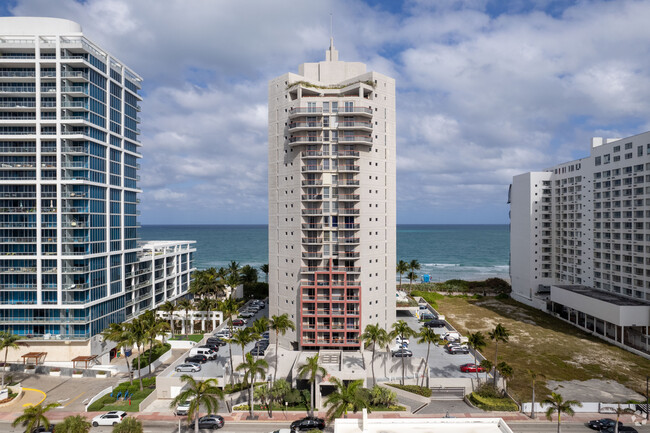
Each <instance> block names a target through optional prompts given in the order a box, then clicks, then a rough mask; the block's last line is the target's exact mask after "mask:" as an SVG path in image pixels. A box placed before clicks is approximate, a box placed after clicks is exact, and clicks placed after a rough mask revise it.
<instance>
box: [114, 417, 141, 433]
mask: <svg viewBox="0 0 650 433" xmlns="http://www.w3.org/2000/svg"><path fill="white" fill-rule="evenodd" d="M143 431H144V430H143V428H142V421H140V420H139V419H137V418H133V417H132V416H127V417H126V418H124V419H123V420H122V422H120V423H117V424H115V425H114V426H113V431H112V433H143Z"/></svg>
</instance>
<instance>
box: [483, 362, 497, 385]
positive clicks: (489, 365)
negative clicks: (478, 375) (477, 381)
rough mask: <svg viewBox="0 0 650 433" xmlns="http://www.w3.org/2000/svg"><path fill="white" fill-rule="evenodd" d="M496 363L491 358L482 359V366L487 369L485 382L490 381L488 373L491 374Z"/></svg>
mask: <svg viewBox="0 0 650 433" xmlns="http://www.w3.org/2000/svg"><path fill="white" fill-rule="evenodd" d="M493 366H494V365H493V364H492V361H490V360H489V359H484V360H483V361H481V368H482V369H483V370H485V382H486V383H487V381H488V374H490V371H491V370H492V367H493Z"/></svg>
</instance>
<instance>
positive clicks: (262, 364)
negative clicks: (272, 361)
mask: <svg viewBox="0 0 650 433" xmlns="http://www.w3.org/2000/svg"><path fill="white" fill-rule="evenodd" d="M245 359H246V360H245V361H244V362H242V363H241V364H239V365H238V366H237V371H240V370H243V371H244V384H246V383H247V382H248V381H249V380H250V386H249V387H248V404H249V406H250V416H251V418H252V417H253V387H254V386H255V378H256V377H257V375H258V374H259V375H260V377H261V378H262V380H264V379H266V369H267V368H269V364H268V363H267V362H266V361H265V360H263V359H254V358H253V355H251V354H250V353H247V354H246V358H245Z"/></svg>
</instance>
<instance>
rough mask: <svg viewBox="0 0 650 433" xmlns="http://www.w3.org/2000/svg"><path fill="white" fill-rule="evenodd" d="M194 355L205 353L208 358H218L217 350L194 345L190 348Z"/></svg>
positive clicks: (191, 353)
mask: <svg viewBox="0 0 650 433" xmlns="http://www.w3.org/2000/svg"><path fill="white" fill-rule="evenodd" d="M194 355H203V356H205V357H206V358H208V360H213V359H217V352H215V351H214V350H212V349H207V348H205V347H193V348H191V349H190V356H194Z"/></svg>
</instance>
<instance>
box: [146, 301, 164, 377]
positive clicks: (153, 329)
mask: <svg viewBox="0 0 650 433" xmlns="http://www.w3.org/2000/svg"><path fill="white" fill-rule="evenodd" d="M140 319H141V320H142V325H143V326H144V332H145V334H146V338H147V339H148V340H149V374H151V356H152V355H153V348H154V346H158V345H159V344H161V343H160V342H159V341H158V340H157V338H158V337H159V336H164V335H165V334H166V333H167V331H169V329H170V328H169V323H167V322H166V321H164V320H162V319H160V318H158V317H157V316H156V313H155V312H154V311H153V310H147V311H145V312H144V314H142V315H141V316H140Z"/></svg>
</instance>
